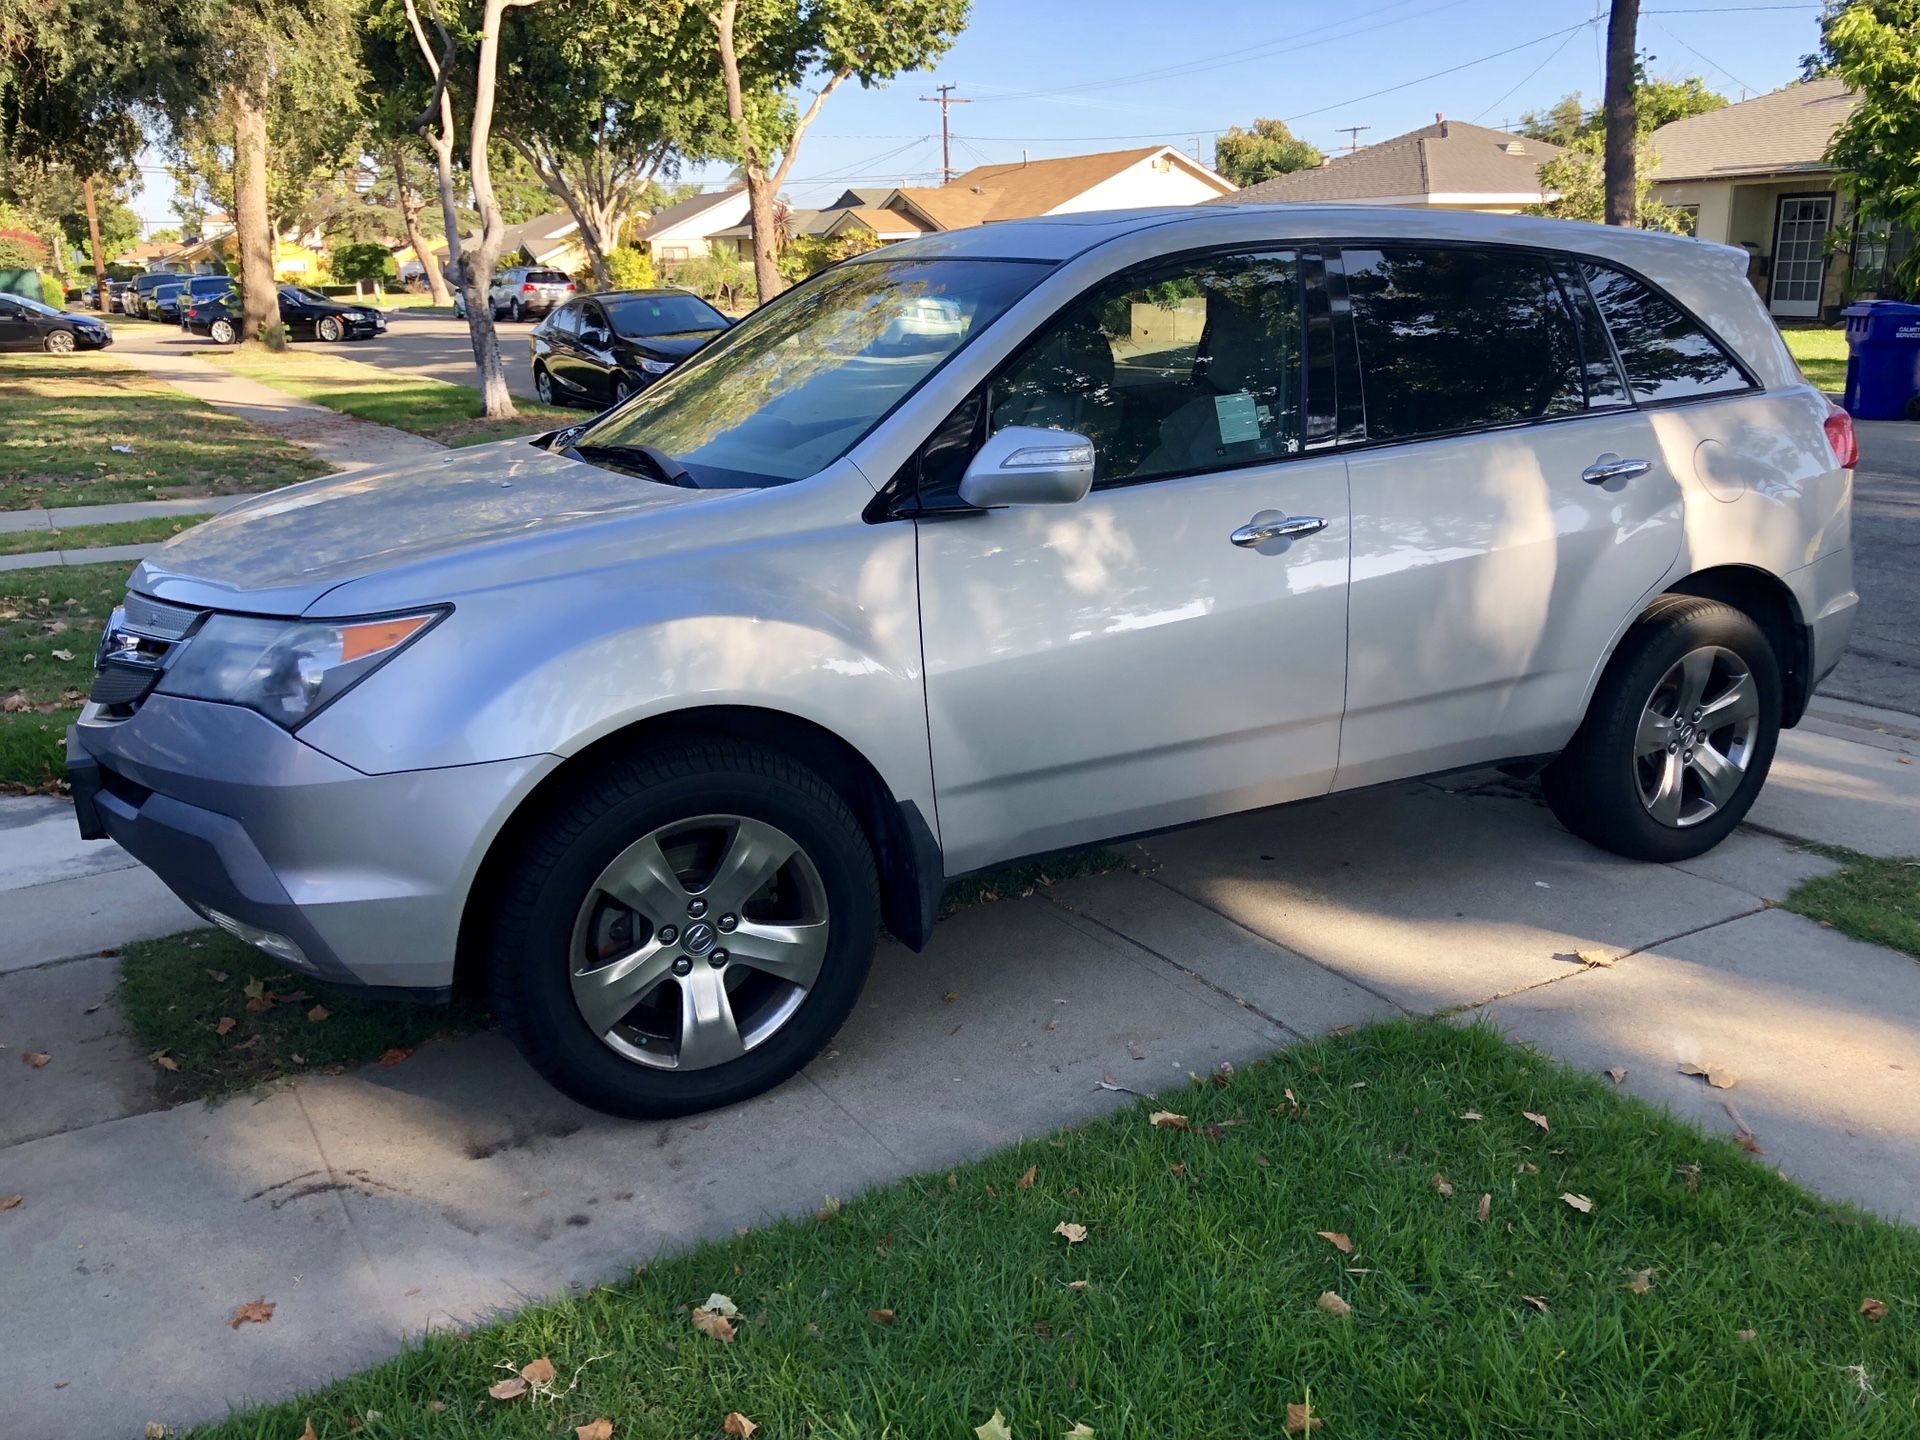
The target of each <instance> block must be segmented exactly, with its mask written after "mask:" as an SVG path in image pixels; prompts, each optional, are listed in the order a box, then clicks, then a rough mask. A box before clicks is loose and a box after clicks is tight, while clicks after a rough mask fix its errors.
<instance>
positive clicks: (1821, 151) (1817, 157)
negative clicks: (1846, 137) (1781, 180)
mask: <svg viewBox="0 0 1920 1440" xmlns="http://www.w3.org/2000/svg"><path fill="white" fill-rule="evenodd" d="M1857 103H1859V102H1858V99H1857V97H1856V96H1854V95H1853V94H1852V93H1851V92H1849V91H1848V89H1847V86H1846V82H1845V81H1843V80H1836V79H1829V80H1808V81H1805V82H1804V83H1802V84H1798V85H1789V86H1787V87H1786V89H1784V90H1775V91H1774V92H1772V93H1771V94H1769V95H1756V96H1755V97H1754V98H1753V99H1751V100H1743V101H1741V102H1740V103H1739V104H1738V105H1729V106H1727V107H1726V108H1724V109H1721V110H1709V111H1708V112H1707V113H1706V114H1704V115H1689V116H1688V117H1687V118H1686V119H1684V120H1675V121H1673V122H1672V123H1670V124H1667V125H1662V126H1661V127H1660V128H1659V129H1658V130H1656V131H1654V132H1653V136H1652V138H1651V140H1650V142H1649V143H1650V144H1651V145H1652V147H1653V153H1654V155H1655V156H1656V157H1657V159H1658V163H1657V164H1656V165H1655V166H1654V171H1653V178H1654V179H1656V180H1711V179H1714V178H1715V177H1717V176H1723V175H1769V174H1773V173H1776V172H1779V171H1793V170H1827V169H1831V168H1832V167H1831V166H1829V165H1828V164H1827V162H1826V158H1825V156H1826V153H1827V146H1828V144H1829V143H1830V142H1831V141H1832V139H1833V132H1834V131H1835V130H1838V129H1839V128H1840V125H1841V122H1843V121H1844V120H1845V119H1846V118H1847V116H1849V115H1851V114H1852V113H1853V107H1854V106H1855V105H1856V104H1857Z"/></svg>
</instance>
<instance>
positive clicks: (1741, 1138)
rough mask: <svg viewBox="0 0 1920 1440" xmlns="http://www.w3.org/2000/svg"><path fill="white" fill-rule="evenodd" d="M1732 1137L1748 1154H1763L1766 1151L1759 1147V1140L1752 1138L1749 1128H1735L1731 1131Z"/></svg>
mask: <svg viewBox="0 0 1920 1440" xmlns="http://www.w3.org/2000/svg"><path fill="white" fill-rule="evenodd" d="M1733 1139H1734V1143H1735V1144H1737V1145H1738V1146H1739V1147H1740V1148H1741V1149H1742V1150H1744V1151H1746V1152H1747V1153H1748V1154H1749V1155H1764V1154H1766V1153H1767V1152H1766V1151H1765V1150H1764V1149H1762V1148H1761V1146H1760V1142H1759V1141H1758V1140H1757V1139H1755V1138H1754V1134H1753V1132H1752V1131H1751V1130H1744V1129H1743V1130H1736V1131H1734V1132H1733Z"/></svg>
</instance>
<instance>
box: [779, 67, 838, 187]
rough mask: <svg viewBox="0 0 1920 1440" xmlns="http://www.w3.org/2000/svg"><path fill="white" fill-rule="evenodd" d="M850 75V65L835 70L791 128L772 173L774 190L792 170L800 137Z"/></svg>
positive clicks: (785, 180)
mask: <svg viewBox="0 0 1920 1440" xmlns="http://www.w3.org/2000/svg"><path fill="white" fill-rule="evenodd" d="M852 74H853V67H852V66H851V65H847V66H843V67H842V68H840V69H839V70H836V71H835V72H834V74H833V78H832V79H831V80H829V81H827V83H826V85H825V87H823V88H822V89H821V91H820V92H819V94H817V95H815V96H814V97H813V103H812V104H811V105H809V106H808V107H807V113H806V114H804V115H802V116H801V117H800V121H799V123H798V124H797V125H795V126H794V127H793V134H792V135H791V136H790V137H789V138H788V140H787V147H786V150H785V152H784V153H782V155H781V156H780V168H779V169H778V170H776V171H774V172H773V178H772V184H773V188H774V189H775V190H778V189H779V188H780V187H781V186H782V185H784V184H786V183H787V172H788V171H789V170H791V169H793V157H794V156H796V155H798V154H799V153H800V137H801V136H802V135H805V134H806V133H807V127H808V126H809V125H811V124H813V122H814V119H815V118H816V117H817V116H818V115H819V114H820V107H821V106H822V105H824V104H826V103H827V97H828V96H829V95H831V94H833V92H834V91H835V90H838V89H839V88H840V82H841V81H843V80H845V79H847V78H848V77H849V76H850V75H852Z"/></svg>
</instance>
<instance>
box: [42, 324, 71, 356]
mask: <svg viewBox="0 0 1920 1440" xmlns="http://www.w3.org/2000/svg"><path fill="white" fill-rule="evenodd" d="M47 353H48V354H50V355H71V354H72V353H73V332H72V331H71V330H56V331H54V332H53V333H52V334H51V335H49V336H47Z"/></svg>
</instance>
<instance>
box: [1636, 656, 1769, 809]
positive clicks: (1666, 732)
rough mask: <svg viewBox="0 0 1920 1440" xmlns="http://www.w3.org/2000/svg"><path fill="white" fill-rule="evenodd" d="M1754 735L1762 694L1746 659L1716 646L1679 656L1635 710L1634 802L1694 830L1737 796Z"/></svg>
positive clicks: (1756, 733) (1757, 724) (1757, 728)
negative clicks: (1637, 714)
mask: <svg viewBox="0 0 1920 1440" xmlns="http://www.w3.org/2000/svg"><path fill="white" fill-rule="evenodd" d="M1759 733H1760V691H1759V687H1758V686H1757V685H1756V684H1755V682H1754V678H1753V674H1752V672H1751V671H1750V670H1748V668H1747V665H1746V662H1745V661H1743V660H1742V659H1741V658H1740V657H1739V656H1738V655H1736V654H1734V652H1733V651H1731V650H1728V649H1726V648H1725V647H1724V646H1720V645H1705V646H1702V647H1701V648H1700V649H1698V650H1691V651H1689V652H1688V653H1687V654H1685V655H1682V656H1681V657H1680V658H1679V659H1678V660H1677V661H1675V662H1674V664H1673V665H1672V666H1671V667H1670V668H1669V669H1668V670H1667V673H1666V674H1665V675H1663V676H1661V677H1660V683H1659V684H1657V685H1655V686H1654V687H1653V693H1652V694H1651V695H1650V696H1648V697H1647V703H1646V705H1645V707H1644V708H1643V709H1642V711H1641V713H1640V725H1639V729H1638V731H1637V733H1636V736H1635V739H1634V747H1633V748H1634V758H1633V766H1634V778H1635V781H1636V782H1637V784H1638V786H1639V790H1640V803H1641V804H1642V805H1644V806H1646V808H1647V813H1648V814H1649V815H1651V816H1653V818H1654V819H1655V820H1657V821H1659V822H1660V823H1661V824H1662V825H1671V826H1674V827H1675V828H1679V829H1684V828H1686V827H1687V826H1689V825H1698V824H1699V823H1700V822H1701V821H1702V820H1705V819H1706V818H1707V817H1708V816H1710V815H1712V814H1714V813H1715V812H1717V811H1718V810H1719V809H1720V808H1721V807H1722V806H1723V805H1726V804H1727V803H1728V802H1729V801H1731V800H1732V799H1733V797H1734V795H1735V794H1737V793H1738V791H1739V789H1740V784H1741V782H1742V781H1743V780H1745V779H1746V774H1747V766H1748V764H1749V762H1750V761H1751V760H1752V758H1753V749H1754V742H1755V739H1756V738H1757V737H1758V735H1759Z"/></svg>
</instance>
